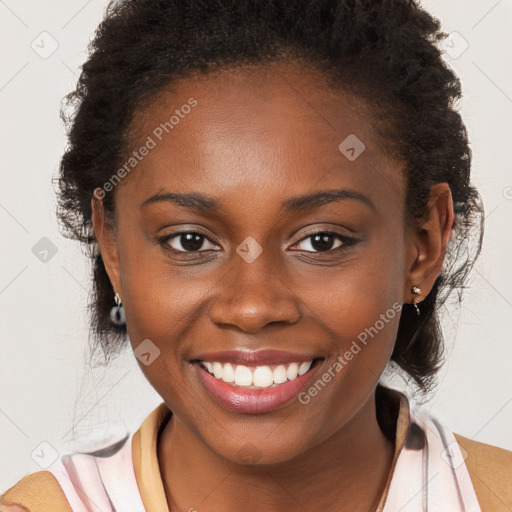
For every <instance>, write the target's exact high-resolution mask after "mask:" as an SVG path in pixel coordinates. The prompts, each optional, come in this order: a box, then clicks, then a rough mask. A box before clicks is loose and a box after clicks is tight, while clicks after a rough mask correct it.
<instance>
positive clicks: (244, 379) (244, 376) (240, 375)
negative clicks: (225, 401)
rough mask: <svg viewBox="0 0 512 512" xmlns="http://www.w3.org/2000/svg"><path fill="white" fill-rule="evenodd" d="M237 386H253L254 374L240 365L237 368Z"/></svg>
mask: <svg viewBox="0 0 512 512" xmlns="http://www.w3.org/2000/svg"><path fill="white" fill-rule="evenodd" d="M217 378H218V377H217ZM235 384H236V385H237V386H250V385H251V384H252V372H251V370H249V368H247V366H242V365H240V366H237V367H236V370H235Z"/></svg>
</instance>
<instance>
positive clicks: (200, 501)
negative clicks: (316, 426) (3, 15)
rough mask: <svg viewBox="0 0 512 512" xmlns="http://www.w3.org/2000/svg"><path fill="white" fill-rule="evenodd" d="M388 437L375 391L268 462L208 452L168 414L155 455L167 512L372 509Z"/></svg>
mask: <svg viewBox="0 0 512 512" xmlns="http://www.w3.org/2000/svg"><path fill="white" fill-rule="evenodd" d="M393 452H394V443H392V442H390V441H389V440H388V439H386V437H385V436H384V434H383V433H382V431H381V429H380V427H379V424H378V422H377V417H376V408H375V395H374V394H372V395H371V397H370V399H369V400H368V401H367V403H366V404H365V405H364V406H363V407H362V408H361V409H360V410H359V412H358V413H357V414H356V415H355V416H354V417H353V418H352V419H351V420H350V422H349V423H347V424H346V425H344V426H343V427H342V428H341V429H339V430H338V431H337V432H335V433H334V435H332V436H331V437H329V438H328V439H326V440H325V441H324V442H322V443H321V444H319V445H317V446H315V447H314V448H312V449H311V450H308V451H306V452H304V453H301V454H300V455H299V456H297V457H295V458H294V459H292V460H287V461H284V462H281V463H276V464H264V465H252V466H243V465H239V464H234V463H232V462H230V461H228V460H226V459H225V458H223V457H221V456H219V455H217V454H216V453H214V452H212V450H211V449H209V448H208V447H207V446H206V445H205V444H204V443H203V442H202V441H201V440H200V439H198V438H197V436H196V435H195V434H194V433H193V432H192V431H190V430H189V429H188V427H186V425H184V424H183V423H182V422H181V421H180V420H179V419H178V418H177V417H176V416H174V415H173V416H172V417H171V420H170V421H169V422H168V424H167V425H166V426H165V428H164V429H163V431H162V433H161V435H160V438H159V441H158V459H159V465H160V471H161V473H162V480H163V484H164V490H165V493H166V497H167V502H168V504H169V510H170V512H175V511H176V512H177V511H182V510H194V509H197V510H199V511H201V512H210V511H218V510H222V511H223V512H234V511H239V510H240V503H250V504H251V510H252V511H254V512H260V511H261V512H263V511H265V512H269V511H270V512H272V511H279V512H283V511H287V510H297V509H301V508H302V509H304V510H322V511H324V512H330V511H333V512H334V511H336V512H341V511H351V512H373V510H375V508H376V506H377V504H378V502H379V500H380V497H381V495H382V493H383V491H384V488H385V485H386V482H387V478H388V475H389V472H390V469H391V463H392V460H393Z"/></svg>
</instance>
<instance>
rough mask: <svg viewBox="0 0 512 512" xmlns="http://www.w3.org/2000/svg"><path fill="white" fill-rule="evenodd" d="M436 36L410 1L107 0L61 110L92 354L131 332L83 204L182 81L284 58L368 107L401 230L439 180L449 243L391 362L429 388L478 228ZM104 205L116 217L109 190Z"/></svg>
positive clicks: (69, 211)
mask: <svg viewBox="0 0 512 512" xmlns="http://www.w3.org/2000/svg"><path fill="white" fill-rule="evenodd" d="M444 37H446V34H445V33H443V32H441V28H440V23H439V21H438V20H437V19H435V18H433V17H432V16H431V15H430V14H428V13H427V12H425V11H424V10H423V9H422V8H421V7H420V6H419V5H418V3H417V2H416V1H413V0H382V1H375V0H294V1H292V2H290V1H289V0H121V1H117V2H110V4H109V5H108V7H107V10H106V14H105V18H104V20H103V21H102V22H101V24H100V25H99V27H98V29H97V31H96V34H95V37H94V39H93V41H92V42H91V43H90V45H89V58H88V60H87V61H86V62H85V64H84V65H83V66H82V72H81V74H80V78H79V80H78V84H77V87H76V90H75V91H73V92H72V93H70V94H68V95H67V96H66V99H67V101H66V102H64V104H63V107H62V111H61V116H62V118H63V120H64V121H65V122H66V124H67V127H68V141H69V144H68V147H67V148H66V152H65V154H64V155H63V157H62V160H61V164H60V169H59V176H58V179H57V182H58V192H57V193H58V206H57V215H58V218H59V221H60V226H61V228H62V232H63V235H64V236H66V237H69V238H73V239H76V240H79V241H80V242H82V243H83V245H84V247H85V249H86V253H87V255H88V256H89V257H90V258H91V262H92V274H93V292H92V300H91V301H90V304H89V313H90V319H91V335H92V338H93V341H94V343H93V344H92V352H93V353H94V352H95V350H96V349H97V348H98V347H100V346H101V348H102V349H103V355H104V357H105V361H106V362H108V360H109V358H110V356H112V355H114V354H116V353H118V352H119V351H120V349H121V348H122V347H123V346H124V345H125V342H126V341H127V336H126V334H127V333H126V327H125V326H117V325H114V324H112V323H111V321H110V316H109V313H110V310H111V308H112V306H113V295H114V291H113V288H112V285H111V282H110V280H109V277H108V275H107V273H106V270H105V267H104V264H103V260H102V257H101V254H100V252H99V249H98V244H97V241H96V238H95V235H94V233H93V230H92V223H91V205H90V202H91V198H92V197H93V191H94V190H95V189H96V188H97V187H101V185H102V184H104V183H106V182H107V181H108V179H109V178H110V177H111V176H112V175H113V174H114V171H115V170H116V169H117V168H118V166H119V165H120V163H121V162H122V161H123V153H124V152H126V151H127V147H128V145H129V139H130V137H129V133H130V126H131V122H132V120H133V119H134V117H135V115H136V113H137V112H140V111H141V110H142V109H143V108H144V105H147V104H148V102H149V101H150V100H151V99H155V97H156V95H157V94H158V93H159V92H160V91H162V89H163V88H164V87H166V86H168V85H169V84H171V83H173V81H175V80H176V79H178V78H183V77H184V78H186V77H187V76H189V77H191V76H193V74H194V73H204V74H206V73H209V72H211V71H213V70H215V69H222V68H236V67H237V66H238V67H242V66H244V65H256V66H258V65H264V64H265V63H273V62H292V63H298V64H299V65H301V66H304V67H306V66H307V67H309V68H311V69H315V70H317V71H320V72H321V73H322V76H324V77H325V79H326V84H327V85H328V86H331V87H335V88H337V89H338V90H342V91H345V92H349V93H352V94H354V95H356V96H358V97H360V98H362V99H363V100H365V101H366V102H367V104H369V105H370V106H371V110H372V112H373V114H374V115H375V119H376V121H377V123H376V129H378V130H379V134H380V135H381V137H382V138H383V140H384V139H385V140H386V141H387V143H386V144H385V146H386V148H387V149H386V150H387V151H389V152H391V153H392V155H393V157H394V158H396V159H398V160H400V161H402V162H404V164H405V168H406V181H407V196H406V207H407V212H406V218H407V222H408V223H411V224H412V223H413V221H414V219H417V218H420V217H421V216H422V215H423V214H424V213H425V212H426V208H427V202H428V198H429V193H430V189H431V187H432V186H433V185H434V184H436V183H440V182H447V183H448V184H449V186H450V189H451V193H452V196H453V201H454V205H455V213H456V224H455V226H454V227H455V234H456V236H455V239H454V240H453V241H452V242H451V243H450V244H449V246H448V250H447V253H446V255H445V260H444V263H443V267H442V270H441V273H440V275H439V276H438V278H437V280H436V281H435V284H434V287H433V289H432V290H431V291H430V293H429V294H428V296H427V297H426V298H425V300H423V302H422V303H421V314H420V315H419V316H418V315H417V314H416V312H415V310H414V308H413V307H412V305H410V304H405V305H404V307H403V309H402V312H401V317H400V323H399V328H398V335H397V339H396V343H395V347H394V351H393V354H392V358H391V360H392V361H393V362H394V363H395V365H398V366H399V367H401V368H402V369H403V370H404V371H405V372H406V376H408V378H409V379H410V380H411V379H412V380H411V382H412V383H413V384H416V385H417V388H418V389H420V390H421V391H423V392H426V391H428V390H429V389H430V388H431V386H432V384H433V382H434V377H435V375H436V373H437V370H438V369H439V367H440V366H441V364H442V361H443V358H444V343H443V336H442V332H441V327H440V317H439V313H440V308H441V306H442V305H443V304H444V303H445V301H446V299H447V298H448V296H449V295H450V294H451V292H452V291H453V290H457V291H458V294H457V295H458V301H459V302H460V301H461V293H462V289H463V288H464V287H465V286H464V283H465V282H466V277H467V275H468V273H469V272H470V270H471V268H472V267H473V265H474V262H475V260H476V259H477V257H478V255H479V253H480V250H481V245H482V238H483V223H484V211H483V206H482V203H481V198H480V195H479V193H478V191H477V190H476V189H475V188H474V187H473V186H471V185H470V180H469V178H470V166H471V151H470V148H469V143H468V137H467V132H466V128H465V126H464V124H463V122H462V119H461V117H460V115H459V113H458V112H457V109H456V107H455V105H456V101H457V100H458V99H459V98H460V97H461V87H460V82H459V80H458V78H457V77H456V76H455V74H454V73H453V72H452V70H451V69H450V68H449V67H447V66H446V64H445V63H444V61H443V58H442V53H441V51H440V49H439V43H440V42H441V41H442V39H443V38H444ZM68 110H71V113H68V112H67V111H68ZM377 114H379V115H378V116H377ZM379 120H380V122H379ZM383 120H384V121H383ZM383 147H384V144H383ZM103 203H104V208H105V211H106V213H107V214H111V213H112V212H113V209H114V194H113V193H109V194H107V195H106V196H105V197H104V199H103ZM475 240H476V243H474V242H475Z"/></svg>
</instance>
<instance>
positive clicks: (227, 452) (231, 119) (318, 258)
mask: <svg viewBox="0 0 512 512" xmlns="http://www.w3.org/2000/svg"><path fill="white" fill-rule="evenodd" d="M172 116H174V118H172V119H171V117H172ZM165 123H167V124H165ZM133 126H134V128H135V130H136V132H137V137H135V140H133V141H132V142H133V143H132V144H131V146H130V147H131V150H132V151H135V152H136V154H134V153H132V154H131V156H132V157H133V158H135V160H132V161H130V162H129V161H128V159H129V158H130V155H128V156H127V157H126V161H127V166H126V168H125V169H128V168H129V169H130V174H129V175H128V176H127V177H125V178H124V179H123V180H122V181H121V183H120V184H119V185H117V187H116V189H115V201H116V216H115V222H116V236H117V238H115V239H114V238H108V237H107V238H104V237H103V236H101V237H99V238H101V248H102V253H103V257H104V260H105V263H106V266H107V270H108V272H109V275H110V278H111V280H112V283H113V285H114V289H115V290H116V291H118V292H119V293H120V295H121V298H122V300H123V304H124V307H125V311H126V318H127V329H128V333H129V337H130V342H131V345H132V347H133V349H137V348H138V347H139V346H140V347H139V349H137V350H136V354H137V355H138V356H141V354H140V353H141V352H142V353H144V354H146V355H144V356H143V357H141V358H140V359H142V360H139V365H140V367H141V369H142V371H143V372H144V374H145V376H146V377H147V379H148V380H149V382H150V383H151V385H152V386H153V387H154V388H155V389H156V391H157V392H158V393H159V394H160V395H161V396H162V398H163V400H165V402H166V403H167V405H168V406H169V408H170V409H171V410H172V411H173V413H174V415H175V417H176V418H178V420H179V421H180V422H182V423H183V424H184V425H186V427H188V428H189V429H190V430H191V431H192V432H193V433H194V434H195V435H196V436H198V437H199V438H200V439H201V440H202V441H203V442H204V443H205V444H206V446H208V447H210V448H211V449H212V450H213V451H214V452H216V453H218V454H220V455H222V456H223V457H225V458H227V459H229V460H232V461H237V462H243V461H244V460H248V459H247V453H248V452H251V453H252V457H253V460H256V459H258V460H259V462H277V461H284V460H288V459H290V458H292V457H294V456H296V455H298V454H300V453H302V452H304V451H305V450H308V449H310V448H312V447H314V446H315V445H317V444H318V443H321V442H322V441H324V440H326V439H327V438H329V437H330V436H331V435H333V433H335V432H336V431H338V430H339V429H340V428H342V427H344V426H345V425H347V424H349V422H351V421H353V420H354V418H356V417H357V415H358V413H359V412H360V411H361V410H362V409H363V407H364V406H365V404H366V406H367V407H370V406H369V405H368V404H370V403H371V400H373V392H374V389H375V386H376V384H377V382H378V380H379V377H380V376H381V374H382V372H383V370H384V369H385V367H386V364H387V363H388V361H389V359H390V355H391V352H392V349H393V344H394V340H395V337H396V333H397V328H398V321H399V316H400V311H399V309H400V307H401V305H402V303H404V302H410V293H409V291H410V285H411V282H410V274H409V270H410V267H411V266H412V264H413V263H414V259H415V257H416V255H417V253H416V250H415V249H414V246H413V244H412V243H411V242H409V241H408V239H409V237H408V236H406V230H405V228H404V226H405V219H404V201H405V184H404V182H403V181H402V177H401V172H402V171H401V164H400V163H399V162H397V161H393V160H392V159H390V158H388V157H386V156H385V154H384V151H383V150H382V142H381V141H380V140H379V139H378V138H377V136H376V134H375V132H374V129H373V123H372V121H371V118H370V117H369V116H368V115H367V113H366V110H365V109H364V105H363V104H362V103H361V102H360V100H356V99H353V98H351V97H350V96H348V95H345V94H343V93H341V92H334V91H330V90H328V89H327V88H326V87H325V86H323V85H322V84H321V83H320V82H319V81H317V80H316V77H315V75H313V74H310V73H306V72H304V71H300V70H298V68H294V67H285V66H279V67H278V66H275V65H272V66H269V67H267V68H266V69H260V70H258V71H257V72H255V73H235V72H233V71H226V70H224V71H223V72H216V73H214V74H210V75H207V76H203V77H200V78H195V79H183V80H181V81H180V82H179V83H177V84H175V85H174V86H173V87H172V88H169V89H168V90H166V91H165V92H163V93H161V94H160V95H159V96H158V98H157V99H156V101H154V102H152V104H151V105H150V106H149V108H147V109H145V110H144V112H143V113H139V115H138V116H137V117H136V118H135V120H134V124H133ZM148 137H149V138H148ZM340 144H341V147H340ZM363 144H364V147H363ZM143 146H146V148H148V149H147V150H144V149H142V150H141V149H140V148H141V147H143ZM342 190H343V191H347V192H346V193H342V192H340V191H342ZM326 192H329V193H331V195H330V196H329V195H326V196H325V197H322V198H319V197H316V198H313V199H311V200H305V199H301V198H304V197H306V196H311V195H315V194H319V193H326ZM166 194H167V196H166ZM170 194H175V195H176V196H175V199H174V200H172V198H171V196H170ZM182 194H183V195H185V197H184V198H181V199H180V195H182ZM157 195H158V196H157ZM199 195H200V196H201V198H199V199H198V198H197V197H196V196H199ZM97 214H98V210H96V215H97ZM98 225H99V221H98V220H97V218H96V224H95V227H96V228H97V227H98ZM107 231H108V228H107ZM182 232H190V233H196V235H192V236H189V237H187V236H186V235H181V236H175V237H174V238H171V236H172V235H175V234H177V233H182ZM326 232H327V233H330V235H325V233H326ZM318 233H320V234H321V233H324V235H323V236H322V235H320V236H315V235H316V234H318ZM144 340H150V341H144ZM141 343H144V344H143V345H141ZM267 350H279V351H282V352H284V354H283V353H281V354H278V355H279V357H280V358H281V359H276V358H273V359H272V358H271V359H269V360H265V361H264V362H267V363H268V364H267V365H265V366H268V367H269V368H270V370H271V378H272V376H275V373H274V371H273V370H274V369H275V368H276V367H277V366H280V365H282V366H284V367H285V370H286V371H287V372H288V371H290V372H291V373H292V376H293V373H294V371H293V365H292V364H291V363H292V362H294V361H296V362H299V363H300V362H302V361H304V360H311V359H314V360H316V359H319V361H317V362H315V364H314V365H313V366H312V368H311V370H310V371H309V372H307V373H305V374H304V375H302V376H301V377H300V379H301V381H300V382H301V384H300V386H299V387H297V381H296V379H295V380H290V381H288V380H287V381H286V382H285V383H283V384H279V385H275V386H273V387H272V388H258V389H260V391H259V393H260V394H266V399H259V400H258V399H256V398H254V397H253V398H252V399H251V398H250V397H249V398H248V397H247V396H246V395H247V394H248V393H247V391H244V390H247V388H246V387H238V388H237V387H233V386H234V384H227V383H224V387H221V386H220V385H219V383H220V382H221V379H217V378H216V377H215V376H210V375H206V370H205V369H204V368H202V365H201V364H200V363H199V362H198V360H204V359H208V360H209V361H210V362H213V361H216V360H217V361H219V362H221V363H226V362H229V361H231V363H232V368H233V369H235V370H236V366H237V361H238V363H239V364H240V365H243V363H244V362H245V363H246V364H245V365H244V366H251V365H250V364H249V363H247V361H244V360H242V359H240V358H239V356H240V353H236V352H235V353H234V354H230V355H231V356H234V359H233V358H231V359H230V358H229V357H228V356H227V355H226V354H213V355H211V354H212V353H216V352H223V351H245V352H246V353H247V352H254V351H255V352H258V353H260V352H261V351H267ZM350 354H352V356H350ZM271 355H274V356H275V355H276V354H271ZM336 362H338V364H336ZM260 363H261V364H263V363H262V362H260ZM254 365H255V363H254ZM290 367H291V369H290ZM242 370H243V369H242ZM249 370H251V368H249ZM224 371H226V372H227V374H229V373H230V372H229V370H224ZM279 372H280V373H279ZM279 372H278V373H279V375H283V371H282V369H281V370H279ZM243 375H245V374H244V371H240V372H239V373H238V376H239V378H242V377H243ZM261 375H263V377H264V378H263V381H264V380H265V377H268V370H267V369H264V370H261ZM329 375H330V377H329ZM240 376H242V377H240ZM229 378H230V377H226V379H228V380H229ZM249 378H250V377H249ZM215 381H217V382H215ZM239 382H241V381H239ZM258 382H259V383H260V384H261V382H262V381H258ZM294 382H295V384H294ZM205 383H206V384H205ZM226 386H230V388H229V389H231V390H232V392H231V393H230V392H229V391H226V389H227V388H226ZM279 386H283V388H282V389H285V391H273V390H274V389H279ZM286 386H287V388H286ZM294 386H295V387H294ZM209 389H210V390H209ZM290 389H291V391H289V390H290ZM314 389H316V392H315V391H314ZM244 393H245V394H244ZM249 393H255V391H254V390H251V391H249ZM290 393H292V395H293V396H292V397H291V398H290ZM216 395H218V396H220V399H217V398H216V397H215V396H216ZM371 407H374V406H371ZM249 458H250V457H249Z"/></svg>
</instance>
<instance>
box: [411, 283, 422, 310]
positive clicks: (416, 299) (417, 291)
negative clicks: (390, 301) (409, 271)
mask: <svg viewBox="0 0 512 512" xmlns="http://www.w3.org/2000/svg"><path fill="white" fill-rule="evenodd" d="M411 293H413V294H414V295H418V297H414V299H413V301H412V303H413V304H414V307H415V308H416V313H417V314H418V315H419V314H420V308H419V307H418V304H419V303H420V302H421V300H420V297H419V295H421V289H420V288H418V287H417V286H413V287H412V288H411Z"/></svg>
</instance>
